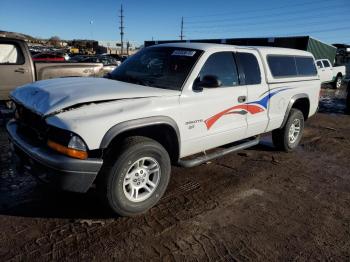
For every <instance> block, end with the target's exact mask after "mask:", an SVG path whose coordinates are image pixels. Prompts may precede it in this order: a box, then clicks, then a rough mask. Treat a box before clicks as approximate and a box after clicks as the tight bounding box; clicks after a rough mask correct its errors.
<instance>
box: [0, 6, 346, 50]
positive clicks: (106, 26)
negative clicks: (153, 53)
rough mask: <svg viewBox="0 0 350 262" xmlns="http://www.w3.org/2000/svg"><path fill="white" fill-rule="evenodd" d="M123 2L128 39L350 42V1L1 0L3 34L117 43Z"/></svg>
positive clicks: (126, 36)
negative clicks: (275, 38) (297, 38)
mask: <svg viewBox="0 0 350 262" xmlns="http://www.w3.org/2000/svg"><path fill="white" fill-rule="evenodd" d="M121 4H123V8H124V15H125V18H124V23H125V36H124V39H126V40H129V41H130V42H132V43H134V44H136V45H140V44H142V43H143V41H144V40H152V39H154V40H166V39H171V40H173V39H179V35H180V24H181V17H184V35H185V39H210V38H236V37H237V38H238V37H272V36H294V35H311V36H313V37H315V38H317V39H319V40H321V41H323V42H326V43H347V44H350V0H243V1H237V0H222V1H220V0H216V1H214V0H201V1H198V0H193V1H191V0H176V1H165V0H145V1H141V0H139V1H137V0H128V1H126V0H124V1H115V0H98V1H84V0H60V1H48V0H0V30H5V31H12V32H19V33H24V34H29V35H31V36H34V37H41V38H49V37H51V36H55V35H57V36H59V37H60V38H62V39H67V40H69V39H92V38H93V39H96V40H109V41H113V40H114V41H115V40H119V39H120V35H119V28H118V27H119V17H118V16H119V9H120V5H121Z"/></svg>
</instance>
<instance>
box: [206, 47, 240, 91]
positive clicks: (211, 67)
mask: <svg viewBox="0 0 350 262" xmlns="http://www.w3.org/2000/svg"><path fill="white" fill-rule="evenodd" d="M207 75H211V76H216V77H217V78H218V79H219V81H220V82H221V86H222V87H226V86H236V85H238V83H239V82H238V73H237V66H236V63H235V61H234V59H233V53H231V52H218V53H215V54H212V55H211V56H210V57H209V58H208V60H207V61H206V62H205V64H204V66H203V67H202V70H201V71H200V73H199V78H200V81H202V80H203V77H204V76H207Z"/></svg>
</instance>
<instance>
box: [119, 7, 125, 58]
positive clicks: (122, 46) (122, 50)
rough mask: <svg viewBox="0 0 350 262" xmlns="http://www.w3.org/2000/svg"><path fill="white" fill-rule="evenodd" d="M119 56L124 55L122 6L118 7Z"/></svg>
mask: <svg viewBox="0 0 350 262" xmlns="http://www.w3.org/2000/svg"><path fill="white" fill-rule="evenodd" d="M119 17H120V26H119V29H120V54H121V55H123V53H124V49H123V48H124V40H123V39H124V28H125V27H124V15H123V5H120V15H119Z"/></svg>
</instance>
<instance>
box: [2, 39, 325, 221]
mask: <svg viewBox="0 0 350 262" xmlns="http://www.w3.org/2000/svg"><path fill="white" fill-rule="evenodd" d="M319 92H320V80H319V79H318V76H317V70H316V67H315V61H314V58H313V56H312V54H310V53H308V52H304V51H299V50H293V49H282V48H268V47H259V48H258V47H238V46H230V45H219V44H202V43H177V44H164V45H158V46H153V47H149V48H145V49H143V50H141V51H140V52H138V53H137V54H135V55H134V56H132V57H131V58H129V59H128V60H126V61H125V62H124V63H123V64H121V65H120V66H119V67H118V68H117V69H115V70H114V71H113V72H112V73H110V74H109V75H108V76H107V78H105V79H103V78H100V79H99V78H62V79H53V80H44V81H39V82H35V83H32V84H29V85H26V86H23V87H19V88H17V89H16V90H15V91H13V92H12V94H11V98H12V100H13V102H14V104H15V105H16V117H15V120H13V121H10V122H9V123H8V125H7V130H8V133H9V136H10V139H11V141H12V143H13V148H14V150H15V151H16V153H17V154H18V155H20V158H21V159H22V162H23V163H24V166H25V167H26V168H27V169H30V170H31V171H33V172H32V173H34V174H42V173H45V174H47V176H48V178H51V179H52V180H54V181H56V182H55V183H56V185H59V186H60V187H61V188H62V189H64V190H69V191H75V192H86V191H87V190H88V189H89V188H90V187H91V185H92V184H93V183H95V184H96V186H97V189H98V191H99V192H100V194H101V196H102V197H103V199H104V200H105V202H106V203H107V204H108V206H109V207H110V208H111V209H112V210H113V211H114V212H116V213H118V214H120V215H125V216H128V215H135V214H139V213H142V212H145V211H146V210H147V209H149V208H151V207H152V206H153V205H155V204H156V203H157V202H158V201H159V199H160V198H161V196H162V195H163V194H164V192H165V190H166V187H167V184H168V181H169V178H170V169H171V164H177V165H180V166H184V167H192V166H195V165H199V164H202V163H204V162H206V161H208V160H210V159H214V158H217V157H219V156H222V155H225V154H228V153H230V152H234V151H237V150H240V149H244V148H247V147H250V146H254V145H256V144H258V143H259V135H260V134H263V133H266V132H269V131H272V137H273V142H274V144H275V145H276V146H277V147H278V148H280V149H283V150H285V151H290V150H293V149H294V148H295V147H296V146H297V145H298V143H299V141H300V139H301V137H302V132H303V128H304V121H305V120H306V119H308V118H309V117H310V116H312V115H313V114H315V112H316V110H317V107H318V100H319ZM233 142H235V143H234V144H231V143H233ZM227 144H230V145H229V146H225V147H224V148H222V149H220V150H215V151H214V152H212V153H210V152H207V153H206V154H201V153H204V152H205V151H207V150H210V149H213V148H216V147H220V146H223V145H227ZM195 154H196V156H195V157H193V155H195Z"/></svg>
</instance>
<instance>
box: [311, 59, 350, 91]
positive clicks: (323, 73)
mask: <svg viewBox="0 0 350 262" xmlns="http://www.w3.org/2000/svg"><path fill="white" fill-rule="evenodd" d="M316 65H317V69H318V75H319V76H320V80H321V83H331V84H332V85H333V86H334V87H335V88H340V87H341V85H342V81H343V79H344V78H345V74H346V73H345V66H332V64H331V62H330V61H329V60H328V59H319V60H316Z"/></svg>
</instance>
